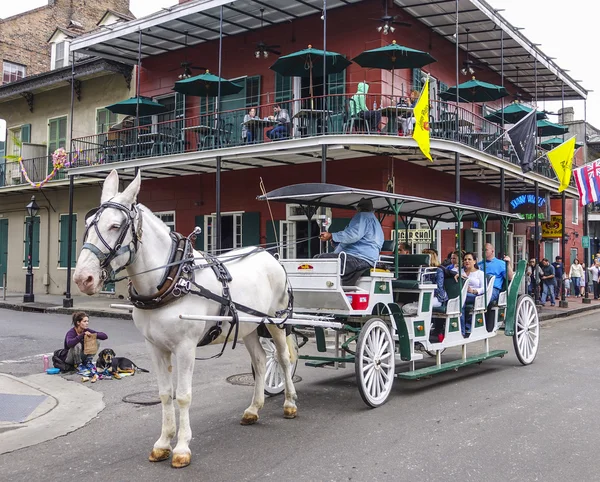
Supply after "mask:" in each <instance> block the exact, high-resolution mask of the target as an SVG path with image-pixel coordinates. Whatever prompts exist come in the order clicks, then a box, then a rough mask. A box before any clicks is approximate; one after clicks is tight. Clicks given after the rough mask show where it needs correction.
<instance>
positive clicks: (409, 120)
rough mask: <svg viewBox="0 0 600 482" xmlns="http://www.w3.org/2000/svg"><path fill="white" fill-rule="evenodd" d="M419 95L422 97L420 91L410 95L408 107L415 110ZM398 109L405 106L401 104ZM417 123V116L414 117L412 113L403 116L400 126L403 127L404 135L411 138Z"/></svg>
mask: <svg viewBox="0 0 600 482" xmlns="http://www.w3.org/2000/svg"><path fill="white" fill-rule="evenodd" d="M419 95H421V94H420V93H419V91H418V90H413V91H412V92H411V93H410V98H409V104H408V106H407V107H410V108H411V109H414V108H415V105H417V101H418V100H419ZM398 107H404V106H402V105H400V104H399V105H398ZM415 122H416V120H415V116H414V115H413V113H412V111H411V112H410V114H407V115H406V116H403V117H402V118H401V119H400V124H401V126H402V134H403V135H405V136H411V135H412V133H413V129H414V128H415Z"/></svg>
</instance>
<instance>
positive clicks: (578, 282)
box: [571, 276, 581, 296]
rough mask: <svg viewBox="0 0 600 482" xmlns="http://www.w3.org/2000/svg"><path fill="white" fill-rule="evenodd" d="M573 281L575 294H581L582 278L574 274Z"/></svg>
mask: <svg viewBox="0 0 600 482" xmlns="http://www.w3.org/2000/svg"><path fill="white" fill-rule="evenodd" d="M571 281H572V282H573V290H574V291H575V296H579V295H580V294H581V278H578V277H575V276H573V277H572V278H571Z"/></svg>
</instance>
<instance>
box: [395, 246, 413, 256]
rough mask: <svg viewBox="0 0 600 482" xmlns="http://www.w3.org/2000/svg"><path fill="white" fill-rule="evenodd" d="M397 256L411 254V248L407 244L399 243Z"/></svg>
mask: <svg viewBox="0 0 600 482" xmlns="http://www.w3.org/2000/svg"><path fill="white" fill-rule="evenodd" d="M398 254H412V246H411V245H410V244H409V243H400V244H399V245H398Z"/></svg>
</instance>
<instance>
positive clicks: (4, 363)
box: [0, 352, 54, 365]
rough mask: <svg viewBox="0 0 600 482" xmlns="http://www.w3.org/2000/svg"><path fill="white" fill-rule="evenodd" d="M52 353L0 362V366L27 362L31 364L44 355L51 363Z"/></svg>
mask: <svg viewBox="0 0 600 482" xmlns="http://www.w3.org/2000/svg"><path fill="white" fill-rule="evenodd" d="M53 354H54V353H52V352H50V353H40V354H39V355H29V356H24V357H23V358H19V359H17V360H0V365H9V364H14V363H27V362H33V361H37V360H38V359H39V360H41V359H43V358H44V355H47V356H48V358H49V359H50V361H52V355H53Z"/></svg>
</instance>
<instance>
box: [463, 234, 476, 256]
mask: <svg viewBox="0 0 600 482" xmlns="http://www.w3.org/2000/svg"><path fill="white" fill-rule="evenodd" d="M473 235H474V233H473V230H471V229H465V230H464V231H463V236H464V237H465V239H464V244H463V245H464V247H465V251H470V252H472V251H473V249H474V246H473V237H474V236H473Z"/></svg>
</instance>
